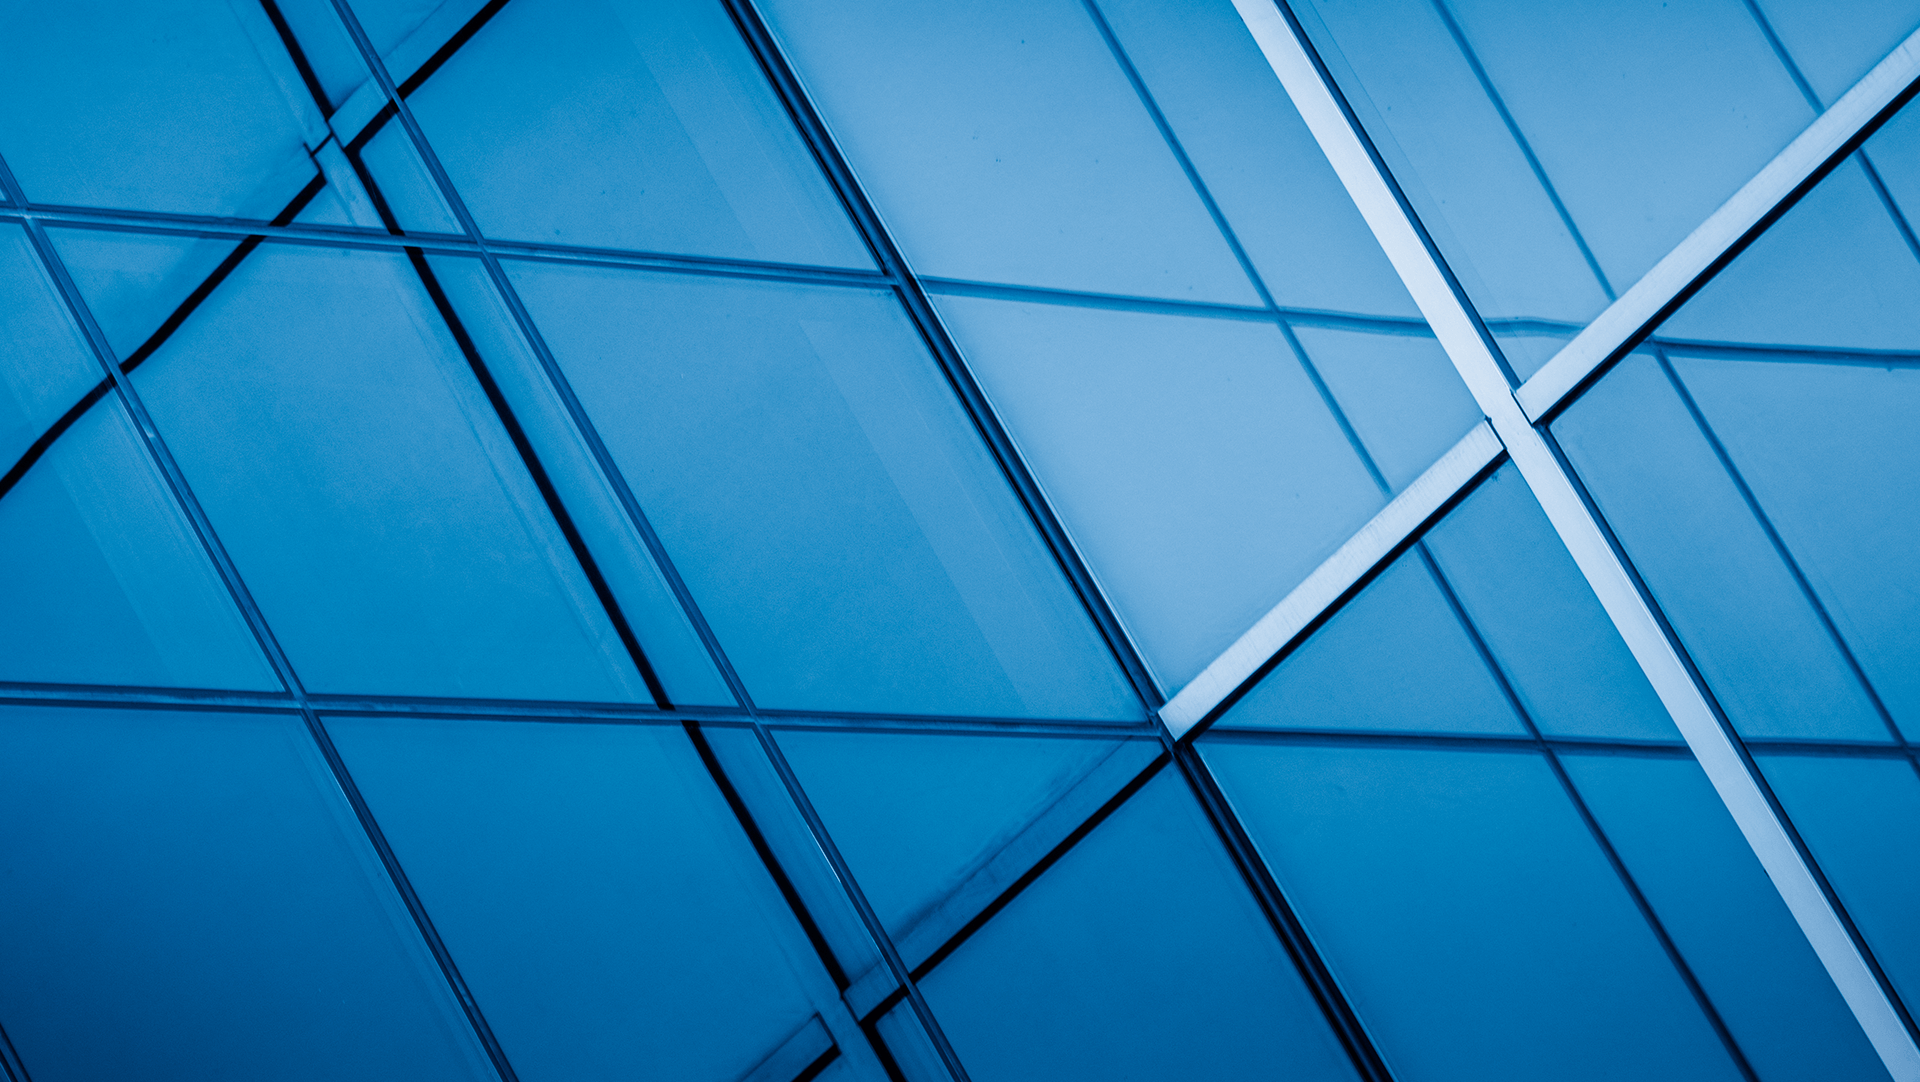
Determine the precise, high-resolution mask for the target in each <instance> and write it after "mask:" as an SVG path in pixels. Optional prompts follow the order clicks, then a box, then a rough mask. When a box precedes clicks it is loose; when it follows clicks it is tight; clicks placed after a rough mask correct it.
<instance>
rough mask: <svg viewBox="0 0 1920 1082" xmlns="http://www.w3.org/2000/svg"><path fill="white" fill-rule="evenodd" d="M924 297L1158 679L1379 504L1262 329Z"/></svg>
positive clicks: (1206, 649)
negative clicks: (933, 302) (934, 307)
mask: <svg viewBox="0 0 1920 1082" xmlns="http://www.w3.org/2000/svg"><path fill="white" fill-rule="evenodd" d="M936 303H938V305H939V307H940V312H941V315H942V317H943V318H944V319H945V320H946V321H947V324H948V326H949V327H950V328H951V329H952V331H953V334H954V337H955V340H956V341H957V342H958V343H959V345H960V348H961V349H962V350H963V351H964V352H965V353H966V355H967V360H968V363H969V364H970V365H971V366H972V368H973V371H974V372H975V373H977V375H978V378H979V379H980V382H981V385H982V386H983V388H984V389H985V390H986V392H987V394H988V395H989V396H990V397H991V398H992V400H993V403H994V407H995V409H996V410H997V411H998V413H999V415H1000V416H1001V417H1002V418H1003V419H1004V421H1005V423H1006V424H1007V427H1008V428H1009V429H1010V430H1011V432H1012V433H1013V436H1014V438H1015V439H1016V440H1018V441H1019V443H1020V447H1021V451H1022V453H1023V454H1024V455H1025V457H1026V459H1027V461H1028V462H1029V463H1031V465H1032V468H1033V470H1034V472H1035V474H1036V475H1037V477H1038V478H1039V480H1040V482H1041V483H1042V484H1043V485H1045V486H1046V488H1047V491H1048V495H1049V497H1050V498H1051V499H1052V501H1053V504H1054V506H1055V507H1056V508H1057V509H1058V510H1059V513H1060V516H1061V518H1062V520H1063V521H1064V523H1065V524H1066V526H1067V528H1068V529H1069V530H1071V531H1073V534H1074V537H1075V540H1076V541H1077V542H1078V544H1079V546H1080V548H1081V551H1082V552H1084V553H1085V554H1086V557H1087V560H1088V562H1089V563H1090V564H1091V565H1092V568H1093V571H1094V573H1095V574H1097V575H1099V576H1100V579H1101V581H1102V583H1103V584H1104V586H1105V588H1106V589H1107V591H1108V593H1109V595H1110V596H1111V597H1112V598H1113V601H1114V605H1115V607H1116V608H1117V609H1118V611H1119V613H1120V616H1121V618H1122V619H1123V620H1125V621H1126V622H1127V625H1128V628H1129V630H1130V631H1131V632H1132V634H1133V636H1134V639H1135V641H1136V642H1138V643H1140V645H1141V648H1142V650H1143V652H1144V653H1145V654H1146V655H1147V658H1148V660H1149V661H1150V662H1151V663H1152V664H1153V666H1154V668H1155V672H1156V673H1157V675H1158V676H1159V678H1160V680H1161V682H1162V683H1163V684H1164V685H1165V686H1166V687H1167V688H1169V689H1172V688H1177V687H1179V686H1181V685H1183V684H1185V683H1186V682H1187V681H1188V680H1190V679H1192V678H1193V676H1194V675H1195V674H1197V673H1198V672H1199V671H1200V670H1201V669H1203V668H1205V667H1206V666H1207V664H1208V663H1209V662H1211V661H1212V660H1213V659H1214V658H1215V657H1217V656H1219V654H1220V652H1221V651H1222V650H1224V649H1226V648H1227V647H1228V646H1229V645H1231V644H1232V643H1233V640H1234V639H1236V638H1238V637H1239V636H1240V634H1241V632H1243V631H1245V630H1246V629H1247V628H1248V627H1251V626H1252V625H1253V623H1254V621H1256V620H1258V619H1259V618H1260V617H1261V616H1262V615H1264V614H1265V613H1266V611H1267V610H1268V609H1270V608H1272V607H1273V606H1274V605H1275V604H1277V603H1278V602H1279V601H1280V599H1281V598H1283V597H1285V596H1286V594H1287V591H1288V590H1290V589H1292V588H1293V587H1294V586H1295V585H1296V584H1298V583H1299V581H1300V580H1301V579H1303V578H1305V577H1306V576H1307V575H1308V574H1309V573H1310V572H1311V571H1312V570H1313V569H1314V568H1315V567H1317V566H1319V564H1320V561H1322V560H1324V559H1325V558H1326V557H1328V556H1330V555H1332V554H1333V551H1334V550H1335V549H1337V548H1339V547H1340V544H1341V543H1342V542H1343V541H1345V540H1346V539H1347V538H1348V537H1349V536H1351V535H1352V534H1353V531H1354V530H1356V529H1358V528H1360V526H1361V525H1363V524H1364V523H1365V522H1366V521H1367V519H1368V518H1369V517H1371V516H1372V515H1373V513H1374V512H1376V511H1378V510H1379V509H1380V507H1382V506H1383V505H1384V504H1385V503H1386V496H1385V495H1384V494H1382V493H1381V491H1380V489H1379V488H1378V486H1376V485H1375V484H1374V482H1373V480H1372V479H1371V478H1370V477H1369V476H1368V474H1367V471H1366V467H1365V466H1364V465H1363V464H1362V462H1361V460H1360V457H1359V455H1357V454H1356V453H1355V452H1354V450H1353V448H1352V445H1351V444H1349V443H1348V441H1347V439H1346V436H1345V435H1344V434H1343V433H1342V432H1341V431H1340V427H1339V425H1338V423H1337V422H1336V421H1335V419H1334V417H1333V415H1332V414H1331V413H1330V412H1329V411H1328V409H1327V407H1326V404H1325V402H1324V401H1323V400H1322V399H1321V397H1320V395H1319V393H1318V392H1317V391H1316V390H1315V388H1314V386H1313V383H1312V381H1311V379H1310V378H1309V376H1308V374H1307V371H1306V370H1305V369H1304V368H1303V367H1302V365H1301V363H1300V361H1299V359H1298V358H1297V357H1296V356H1295V355H1294V354H1293V351H1292V349H1291V348H1290V347H1289V345H1288V344H1287V341H1286V339H1285V338H1284V337H1283V336H1282V334H1281V333H1280V331H1279V329H1278V328H1277V327H1275V326H1273V325H1272V324H1270V323H1264V322H1257V323H1256V322H1242V321H1238V320H1224V319H1201V318H1191V317H1186V316H1175V315H1163V314H1147V313H1141V312H1119V311H1112V310H1108V309H1099V308H1082V307H1075V306H1068V305H1055V304H1032V303H1018V302H1009V301H1003V300H987V299H982V298H975V297H960V296H941V297H937V298H936ZM1067 402H1071V403H1073V404H1074V406H1073V408H1072V409H1063V408H1061V404H1062V403H1067Z"/></svg>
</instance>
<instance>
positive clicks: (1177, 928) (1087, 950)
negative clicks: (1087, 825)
mask: <svg viewBox="0 0 1920 1082" xmlns="http://www.w3.org/2000/svg"><path fill="white" fill-rule="evenodd" d="M920 986H921V989H922V992H923V994H924V995H925V996H926V998H927V1002H928V1003H929V1005H931V1006H932V1008H933V1011H934V1014H935V1015H936V1016H937V1017H938V1018H939V1021H940V1025H941V1028H942V1029H943V1030H944V1031H945V1033H946V1035H947V1039H948V1040H949V1041H951V1042H952V1044H953V1047H954V1049H955V1051H956V1052H958V1053H959V1056H960V1059H961V1062H962V1063H963V1064H964V1065H965V1066H966V1068H967V1073H968V1075H969V1076H970V1077H973V1078H975V1079H979V1080H980V1082H994V1080H999V1079H1029V1078H1047V1079H1111V1078H1122V1077H1124V1078H1130V1079H1143V1080H1146V1079H1167V1080H1173V1079H1191V1078H1221V1079H1228V1078H1248V1077H1265V1076H1268V1075H1270V1074H1271V1073H1272V1072H1274V1070H1275V1069H1276V1065H1279V1064H1284V1065H1285V1073H1286V1076H1287V1077H1288V1078H1297V1079H1350V1078H1353V1077H1355V1073H1354V1069H1353V1066H1352V1063H1351V1061H1349V1060H1348V1059H1347V1057H1346V1056H1345V1054H1344V1053H1343V1052H1342V1050H1341V1047H1340V1044H1339V1042H1338V1041H1337V1040H1336V1039H1335V1038H1334V1036H1333V1032H1332V1030H1331V1029H1330V1028H1329V1027H1328V1026H1327V1024H1326V1021H1325V1019H1324V1017H1323V1016H1322V1015H1321V1014H1320V1012H1319V1010H1318V1009H1317V1008H1316V1006H1315V1005H1314V1002H1313V1000H1312V998H1311V997H1309V995H1308V994H1307V990H1306V987H1305V985H1304V984H1303V983H1302V982H1301V980H1300V978H1299V977H1298V975H1297V974H1296V972H1295V970H1294V969H1293V965H1292V963H1291V962H1290V961H1289V960H1288V957H1287V954H1286V952H1285V951H1284V950H1283V949H1282V948H1281V945H1280V941H1279V939H1278V938H1277V937H1275V936H1274V934H1273V931H1272V929H1271V928H1270V927H1269V926H1268V925H1267V923H1266V920H1265V917H1264V915H1263V914H1262V913H1261V912H1260V909H1259V907H1258V906H1257V905H1256V904H1255V903H1254V900H1253V897H1252V896H1251V895H1250V894H1249V893H1248V892H1247V889H1246V887H1245V885H1244V884H1243V882H1242V880H1241V879H1240V876H1239V874H1238V872H1237V871H1236V869H1235V868H1234V867H1233V865H1232V863H1231V862H1229V860H1228V859H1227V855H1226V853H1225V851H1224V850H1223V849H1222V848H1221V846H1220V844H1219V842H1218V841H1217V840H1216V839H1215V838H1214V837H1213V836H1212V834H1211V828H1210V826H1209V825H1208V823H1207V822H1206V820H1205V818H1204V817H1203V816H1202V815H1201V813H1200V809H1199V808H1198V807H1197V806H1196V805H1195V803H1194V802H1193V798H1192V797H1191V796H1190V795H1189V794H1188V793H1187V792H1186V791H1185V788H1184V786H1183V785H1182V782H1181V780H1180V778H1179V776H1178V775H1177V774H1176V773H1174V772H1173V771H1171V770H1165V771H1162V772H1161V773H1160V775H1159V776H1157V777H1155V778H1154V779H1153V780H1152V781H1150V782H1148V783H1147V785H1146V786H1145V787H1144V788H1142V789H1141V790H1140V791H1139V793H1138V794H1136V795H1135V796H1134V797H1133V798H1132V799H1131V800H1129V801H1128V802H1127V803H1126V804H1124V805H1122V806H1121V807H1120V808H1119V810H1117V811H1115V812H1114V813H1113V815H1112V817H1111V818H1109V819H1107V820H1106V821H1105V822H1103V823H1101V824H1100V825H1099V826H1098V827H1095V828H1094V829H1093V831H1092V832H1091V833H1089V834H1088V835H1087V836H1086V837H1085V838H1084V839H1082V840H1081V841H1080V843H1079V844H1078V845H1075V846H1074V847H1073V848H1072V849H1071V850H1069V851H1068V852H1067V853H1066V855H1065V856H1063V857H1061V858H1060V861H1059V863H1057V864H1055V865H1054V866H1053V867H1051V868H1050V869H1048V870H1047V872H1046V873H1045V874H1043V875H1042V876H1040V878H1038V879H1037V880H1035V881H1034V882H1033V883H1032V885H1030V886H1028V887H1027V888H1026V889H1025V890H1023V891H1022V892H1020V894H1019V895H1017V896H1016V897H1015V898H1014V899H1013V900H1012V901H1011V902H1010V903H1009V904H1008V905H1007V907H1006V908H1005V909H1004V910H1002V911H1001V912H1000V913H999V914H998V915H996V916H995V917H994V918H993V919H992V920H990V921H988V922H987V923H986V924H985V925H983V926H981V928H980V929H979V930H978V931H976V932H975V933H974V934H973V935H972V936H971V937H969V938H968V939H967V940H966V942H964V943H962V944H961V945H960V947H959V949H958V950H956V951H954V953H953V954H952V955H951V956H950V957H949V958H947V960H946V961H944V962H942V963H941V964H940V966H939V967H938V968H936V969H935V970H933V972H932V973H930V974H928V975H927V977H926V978H924V979H923V980H922V981H921V983H920Z"/></svg>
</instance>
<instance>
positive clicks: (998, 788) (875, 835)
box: [779, 730, 1114, 930]
mask: <svg viewBox="0 0 1920 1082" xmlns="http://www.w3.org/2000/svg"><path fill="white" fill-rule="evenodd" d="M779 740H780V748H781V751H782V752H783V753H784V754H785V755H786V757H787V761H788V762H789V763H790V764H792V766H793V770H794V773H795V774H797V775H798V776H799V778H800V784H801V785H802V786H804V787H805V788H806V791H807V799H808V800H809V801H811V802H812V803H813V806H814V810H815V811H817V812H819V813H820V818H821V819H822V821H824V822H825V823H826V825H827V830H828V832H829V833H831V834H832V835H833V839H834V844H835V845H836V846H837V847H839V850H840V855H841V856H843V857H845V858H846V861H847V864H848V866H849V867H851V868H852V869H853V873H854V875H855V876H856V877H857V878H858V879H859V880H860V889H861V890H862V891H863V892H864V893H865V894H866V896H867V901H868V902H869V903H870V904H871V905H872V906H873V909H874V912H875V913H876V914H878V915H879V917H880V920H881V922H882V923H884V924H885V925H886V926H887V928H888V929H890V930H897V929H904V928H907V927H909V926H911V925H912V924H914V923H915V922H916V921H918V920H919V919H920V918H921V917H924V916H925V915H926V913H927V911H928V910H929V909H931V908H932V907H933V906H934V905H935V904H937V903H938V902H939V901H940V900H941V899H943V898H945V897H946V896H947V895H948V894H950V893H952V892H953V890H954V889H955V888H957V887H958V886H959V885H960V884H961V883H962V882H963V881H965V880H966V879H967V878H968V877H969V876H970V875H972V874H973V873H974V872H976V871H978V870H979V869H980V868H981V867H982V866H983V865H984V864H985V863H986V862H987V861H988V860H990V859H992V858H993V856H994V854H995V853H997V852H998V851H999V850H1000V849H1001V848H1003V847H1004V846H1005V845H1006V844H1007V842H1008V841H1010V840H1012V838H1013V837H1014V836H1015V835H1016V834H1018V833H1019V832H1020V831H1021V829H1022V828H1024V827H1026V826H1027V825H1028V824H1029V823H1031V822H1033V821H1034V820H1035V819H1036V818H1038V817H1039V816H1040V815H1041V814H1042V813H1043V812H1045V811H1046V810H1047V809H1048V806H1049V805H1051V804H1053V803H1054V802H1055V801H1056V800H1057V799H1058V798H1059V797H1060V795H1061V794H1062V793H1063V792H1065V791H1066V790H1067V789H1068V788H1069V787H1071V786H1072V785H1073V784H1074V783H1075V782H1077V781H1079V780H1080V779H1081V778H1082V777H1084V776H1085V775H1086V774H1087V772H1088V771H1090V770H1092V769H1093V768H1094V767H1095V766H1096V765H1098V764H1099V762H1100V760H1101V759H1103V758H1105V757H1106V756H1107V755H1108V754H1110V753H1112V751H1113V749H1114V743H1113V742H1112V741H1105V740H1073V739H1063V738H1058V737H1024V736H1004V737H1002V736H983V735H979V734H973V733H969V734H965V735H958V734H908V733H879V734H870V733H848V732H823V731H818V730H813V731H809V730H786V731H782V732H781V733H780V734H779ZM1067 829H1071V827H1069V828H1067ZM1064 833H1065V832H1064V831H1062V836H1064Z"/></svg>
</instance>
